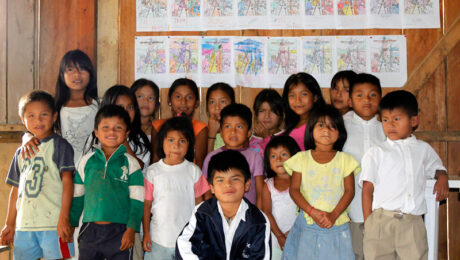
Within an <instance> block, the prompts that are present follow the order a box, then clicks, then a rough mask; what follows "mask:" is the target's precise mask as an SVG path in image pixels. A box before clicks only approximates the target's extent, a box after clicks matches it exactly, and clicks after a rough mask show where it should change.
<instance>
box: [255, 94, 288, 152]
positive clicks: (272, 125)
mask: <svg viewBox="0 0 460 260" xmlns="http://www.w3.org/2000/svg"><path fill="white" fill-rule="evenodd" d="M253 108H254V113H255V121H256V124H255V126H254V132H253V134H252V137H251V140H250V141H249V147H250V148H251V149H253V150H255V151H256V152H259V154H260V155H261V156H262V157H264V150H265V146H267V144H268V142H269V141H270V139H271V138H272V136H278V135H280V134H282V133H283V131H282V130H281V123H282V122H283V118H284V108H283V100H282V99H281V96H280V94H279V93H278V92H277V91H276V90H274V89H264V90H262V91H261V92H260V93H259V94H257V96H256V99H255V100H254V107H253Z"/></svg>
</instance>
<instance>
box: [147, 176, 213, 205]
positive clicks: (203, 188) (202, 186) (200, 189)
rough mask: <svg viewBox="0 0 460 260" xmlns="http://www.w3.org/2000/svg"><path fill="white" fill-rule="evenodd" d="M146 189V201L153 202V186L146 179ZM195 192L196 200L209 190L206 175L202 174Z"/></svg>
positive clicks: (196, 184)
mask: <svg viewBox="0 0 460 260" xmlns="http://www.w3.org/2000/svg"><path fill="white" fill-rule="evenodd" d="M144 187H145V200H153V184H152V183H151V182H149V181H148V180H146V179H144ZM193 188H194V190H195V198H198V197H200V196H201V195H203V194H205V193H206V192H207V191H208V190H209V184H208V181H207V180H206V178H205V177H204V175H203V174H202V175H201V177H200V179H199V180H198V181H197V182H196V183H195V184H194V185H193Z"/></svg>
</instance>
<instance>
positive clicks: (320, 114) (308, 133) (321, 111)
mask: <svg viewBox="0 0 460 260" xmlns="http://www.w3.org/2000/svg"><path fill="white" fill-rule="evenodd" d="M326 117H328V118H329V120H330V121H331V124H332V126H333V127H335V128H336V129H337V131H338V132H339V138H338V139H337V141H336V142H335V143H334V147H333V149H334V150H337V151H342V148H343V145H344V144H345V141H346V140H347V130H346V129H345V124H344V123H343V117H342V114H340V112H339V110H337V108H335V107H334V106H332V105H324V106H322V107H318V108H316V109H315V110H313V111H312V113H311V114H310V116H309V117H308V123H307V129H306V130H305V150H310V149H315V148H316V144H315V139H314V138H313V128H315V125H316V123H317V122H318V121H319V120H321V119H324V118H326Z"/></svg>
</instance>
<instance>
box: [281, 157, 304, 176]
mask: <svg viewBox="0 0 460 260" xmlns="http://www.w3.org/2000/svg"><path fill="white" fill-rule="evenodd" d="M304 154H305V152H298V153H296V154H295V155H294V156H292V157H291V158H289V159H288V160H287V161H285V162H284V163H283V166H284V169H285V170H286V172H287V173H288V174H289V175H291V176H292V172H302V171H303V170H304V169H305V167H303V166H304V164H303V162H305V160H306V159H305V158H304V157H305V156H304Z"/></svg>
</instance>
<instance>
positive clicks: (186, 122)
mask: <svg viewBox="0 0 460 260" xmlns="http://www.w3.org/2000/svg"><path fill="white" fill-rule="evenodd" d="M170 131H179V132H181V133H182V134H183V135H184V137H185V139H187V142H188V149H187V154H186V155H185V159H187V160H188V161H190V162H193V158H194V157H195V134H194V133H193V126H192V121H190V119H188V118H187V117H186V116H178V117H172V118H170V119H168V120H167V121H166V122H165V123H164V124H163V125H162V126H161V128H160V131H158V134H157V140H156V142H157V145H156V146H157V154H158V156H159V157H160V158H165V157H166V154H165V151H164V148H163V143H164V140H165V138H166V136H167V135H168V133H169V132H170Z"/></svg>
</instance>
